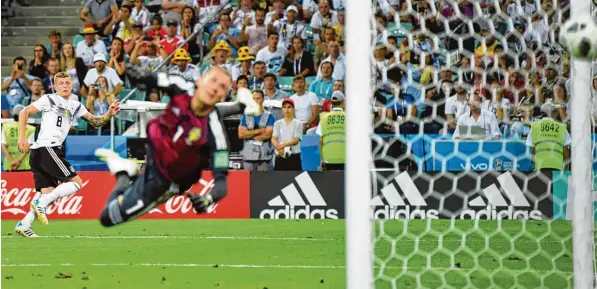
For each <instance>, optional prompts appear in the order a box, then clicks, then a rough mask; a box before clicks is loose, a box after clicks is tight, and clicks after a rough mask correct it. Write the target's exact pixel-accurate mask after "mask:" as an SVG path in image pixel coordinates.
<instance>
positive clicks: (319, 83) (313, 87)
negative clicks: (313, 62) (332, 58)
mask: <svg viewBox="0 0 597 289" xmlns="http://www.w3.org/2000/svg"><path fill="white" fill-rule="evenodd" d="M320 69H321V78H319V79H316V80H315V81H313V82H312V83H311V84H310V85H309V91H311V92H313V93H315V95H317V97H318V98H319V99H320V100H321V101H324V100H326V99H329V98H330V97H332V89H333V86H334V80H333V79H332V71H334V65H333V64H332V63H331V62H329V61H326V62H323V63H321V66H320Z"/></svg>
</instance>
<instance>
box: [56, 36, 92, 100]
mask: <svg viewBox="0 0 597 289" xmlns="http://www.w3.org/2000/svg"><path fill="white" fill-rule="evenodd" d="M60 54H61V58H60V71H65V72H68V74H69V75H70V77H71V79H72V83H73V94H76V95H79V94H80V93H81V83H83V80H84V79H85V75H87V66H86V65H85V62H83V59H82V58H80V57H76V55H75V48H74V47H73V45H72V44H70V43H66V44H64V45H63V46H62V52H61V53H60Z"/></svg>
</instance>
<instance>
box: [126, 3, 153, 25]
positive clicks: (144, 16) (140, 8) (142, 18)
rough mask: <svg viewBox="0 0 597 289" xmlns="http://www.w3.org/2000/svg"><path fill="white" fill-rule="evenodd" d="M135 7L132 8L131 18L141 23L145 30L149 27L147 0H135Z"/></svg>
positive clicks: (135, 22) (138, 23)
mask: <svg viewBox="0 0 597 289" xmlns="http://www.w3.org/2000/svg"><path fill="white" fill-rule="evenodd" d="M133 5H134V6H133V9H132V10H131V18H132V19H133V23H134V24H137V25H141V28H142V29H143V30H144V31H145V30H147V29H149V24H150V23H149V16H150V15H151V14H150V13H149V10H147V8H145V0H135V2H134V3H133Z"/></svg>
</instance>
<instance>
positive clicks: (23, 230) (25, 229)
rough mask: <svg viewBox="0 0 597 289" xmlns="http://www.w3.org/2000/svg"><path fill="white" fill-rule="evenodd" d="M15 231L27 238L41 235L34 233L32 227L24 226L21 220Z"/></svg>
mask: <svg viewBox="0 0 597 289" xmlns="http://www.w3.org/2000/svg"><path fill="white" fill-rule="evenodd" d="M15 232H17V234H19V235H21V236H23V237H25V238H36V237H39V236H38V235H36V234H35V233H33V231H31V228H28V227H25V226H23V223H21V222H19V223H18V224H17V226H16V227H15Z"/></svg>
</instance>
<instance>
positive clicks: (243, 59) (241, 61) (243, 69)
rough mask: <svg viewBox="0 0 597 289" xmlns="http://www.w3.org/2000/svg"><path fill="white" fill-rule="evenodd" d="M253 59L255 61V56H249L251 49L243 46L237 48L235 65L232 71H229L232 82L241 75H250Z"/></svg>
mask: <svg viewBox="0 0 597 289" xmlns="http://www.w3.org/2000/svg"><path fill="white" fill-rule="evenodd" d="M253 59H255V56H253V54H251V49H250V48H249V47H248V46H243V47H241V48H239V49H238V57H237V58H236V63H235V64H234V65H233V66H232V69H231V71H230V75H231V76H232V80H236V79H237V78H238V77H239V76H241V75H244V76H249V75H251V66H252V65H253Z"/></svg>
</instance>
